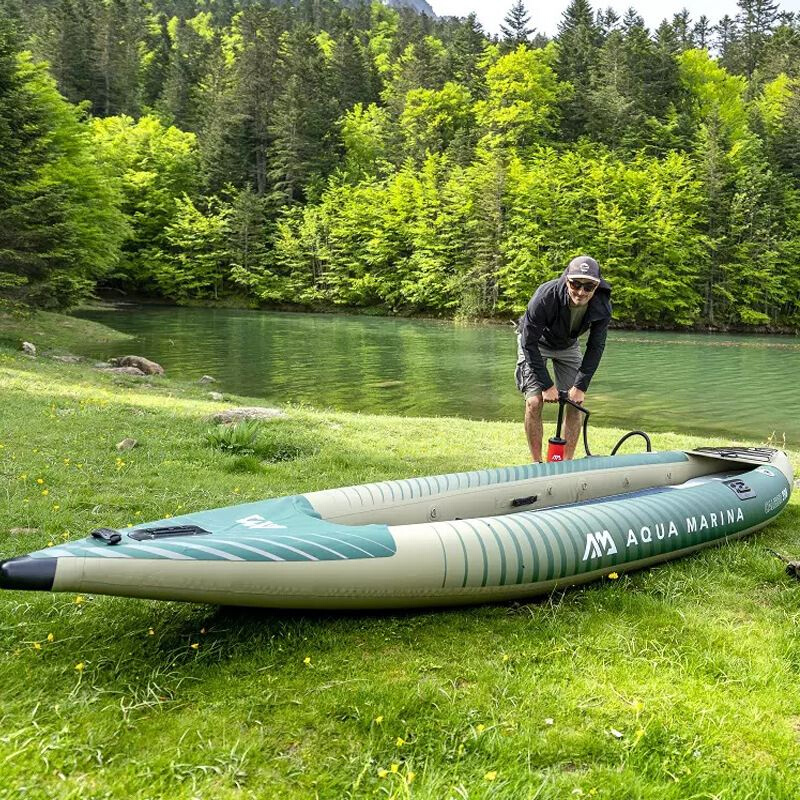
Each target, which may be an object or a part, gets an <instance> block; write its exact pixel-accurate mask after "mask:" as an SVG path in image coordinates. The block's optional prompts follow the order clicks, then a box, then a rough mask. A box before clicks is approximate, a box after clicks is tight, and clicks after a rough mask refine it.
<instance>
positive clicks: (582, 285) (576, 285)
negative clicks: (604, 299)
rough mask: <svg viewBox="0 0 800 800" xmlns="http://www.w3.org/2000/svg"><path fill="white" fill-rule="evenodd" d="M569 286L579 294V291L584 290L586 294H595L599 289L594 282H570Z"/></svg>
mask: <svg viewBox="0 0 800 800" xmlns="http://www.w3.org/2000/svg"><path fill="white" fill-rule="evenodd" d="M569 285H570V286H571V287H572V288H573V289H574V290H575V291H576V292H577V291H578V289H583V291H584V292H593V291H594V290H595V289H596V288H597V284H596V283H595V282H594V281H573V280H570V282H569Z"/></svg>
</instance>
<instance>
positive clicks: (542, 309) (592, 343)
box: [515, 256, 611, 461]
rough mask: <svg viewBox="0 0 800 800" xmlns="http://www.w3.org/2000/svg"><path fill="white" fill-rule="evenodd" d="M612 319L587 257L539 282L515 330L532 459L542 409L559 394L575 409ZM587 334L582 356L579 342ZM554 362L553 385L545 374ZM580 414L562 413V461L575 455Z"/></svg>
mask: <svg viewBox="0 0 800 800" xmlns="http://www.w3.org/2000/svg"><path fill="white" fill-rule="evenodd" d="M610 320H611V287H610V286H609V285H608V283H606V281H604V280H603V277H602V276H601V274H600V266H599V265H598V263H597V262H596V261H595V260H594V259H593V258H590V257H589V256H578V257H577V258H573V259H572V261H570V262H569V266H568V267H567V268H566V269H565V270H564V272H563V273H562V275H561V277H560V278H556V279H555V280H552V281H547V282H546V283H543V284H542V285H541V286H540V287H539V288H538V289H537V290H536V292H535V294H534V295H533V297H532V298H531V299H530V302H529V303H528V308H527V309H526V311H525V313H524V314H523V315H522V317H521V318H520V320H519V323H518V325H517V330H518V334H517V341H518V349H517V369H516V374H515V377H516V381H517V388H518V389H519V390H520V391H521V392H522V393H523V394H524V395H525V435H526V436H527V437H528V447H530V451H531V457H532V458H533V460H534V461H541V460H542V404H543V403H557V402H558V392H559V390H562V391H567V392H569V398H570V400H572V401H573V402H575V403H578V404H579V405H580V404H581V403H583V401H584V398H585V397H586V391H587V389H588V388H589V382H590V381H591V379H592V376H593V375H594V373H595V370H596V369H597V366H598V364H599V363H600V359H601V358H602V357H603V350H604V348H605V346H606V333H607V332H608V323H609V321H610ZM587 331H588V332H589V338H588V339H587V341H586V352H585V353H583V354H581V348H580V345H579V344H578V337H579V336H581V335H583V334H584V333H586V332H587ZM548 359H549V360H552V362H553V372H554V373H555V383H553V380H552V379H551V378H550V374H549V372H548V371H547V361H548ZM579 417H580V412H579V411H577V410H576V409H574V408H572V407H571V406H567V408H566V416H565V420H564V427H565V433H564V438H565V439H566V440H567V444H566V447H565V455H564V457H565V459H571V458H572V457H573V455H574V454H575V445H576V443H577V441H578V433H579V431H580V426H581V421H580V418H579Z"/></svg>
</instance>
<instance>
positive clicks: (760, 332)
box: [67, 295, 800, 338]
mask: <svg viewBox="0 0 800 800" xmlns="http://www.w3.org/2000/svg"><path fill="white" fill-rule="evenodd" d="M141 306H154V307H166V308H205V309H214V310H216V309H226V310H232V311H234V310H235V311H254V312H279V313H284V314H325V315H337V314H341V315H345V316H360V317H377V318H386V319H408V320H420V321H430V322H440V323H449V324H453V325H466V326H475V327H481V326H496V327H507V326H509V325H513V324H514V321H515V320H514V319H513V318H512V317H510V316H509V317H499V316H498V317H459V316H443V315H440V316H437V315H433V314H411V313H409V314H404V313H393V312H391V311H387V310H386V309H384V308H382V307H377V306H367V307H362V306H301V305H292V304H286V303H278V304H261V303H257V302H249V301H248V300H246V299H241V302H239V301H238V300H237V299H236V298H230V302H229V301H221V302H216V303H212V302H192V303H174V302H170V301H166V300H163V299H160V298H154V297H139V296H135V295H130V296H125V297H124V298H113V297H108V296H101V297H99V298H98V299H97V300H95V301H92V302H90V303H86V304H83V305H81V306H79V307H77V308H76V309H73V311H81V310H84V309H86V310H91V309H95V310H99V309H102V308H115V307H120V308H124V307H141ZM67 313H72V311H71V312H67ZM521 313H522V310H521V311H520V314H521ZM609 330H620V331H633V332H636V331H638V332H653V333H688V334H692V333H694V334H708V335H710V336H717V335H725V334H728V335H731V334H732V335H742V336H746V335H753V336H782V337H793V338H800V328H789V327H785V326H778V327H770V326H765V325H756V326H747V325H708V324H695V325H691V326H684V327H679V326H675V325H664V326H659V325H657V326H647V325H639V324H636V323H628V322H624V321H620V320H612V321H611V324H610V326H609Z"/></svg>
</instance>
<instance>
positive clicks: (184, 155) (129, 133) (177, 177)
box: [91, 116, 199, 292]
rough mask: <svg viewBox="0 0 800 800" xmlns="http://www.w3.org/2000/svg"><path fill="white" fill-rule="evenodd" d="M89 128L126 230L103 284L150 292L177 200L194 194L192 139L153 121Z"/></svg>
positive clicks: (119, 120) (116, 121)
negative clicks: (118, 195) (116, 190)
mask: <svg viewBox="0 0 800 800" xmlns="http://www.w3.org/2000/svg"><path fill="white" fill-rule="evenodd" d="M91 129H92V143H93V146H94V148H95V151H96V152H97V155H98V158H99V159H100V161H101V162H102V163H103V164H104V166H105V168H106V170H107V171H108V172H109V173H110V174H111V175H113V176H114V178H115V179H116V180H118V181H119V186H120V189H121V191H122V197H123V202H122V211H123V213H124V214H125V218H126V220H127V221H128V224H129V226H130V235H129V236H128V237H127V238H126V240H125V242H124V244H123V248H122V258H121V260H120V264H119V266H118V268H117V269H116V270H115V271H114V273H113V275H110V276H109V277H108V278H107V279H106V281H107V282H113V283H114V284H116V285H117V286H121V287H124V288H130V287H138V288H139V289H140V290H143V291H148V292H156V291H157V290H158V288H159V284H158V282H157V280H156V276H157V274H158V272H159V269H160V267H161V262H160V260H159V256H158V254H159V252H160V251H161V250H162V248H163V247H164V236H165V231H166V228H167V226H168V225H169V224H170V222H171V221H172V220H173V218H174V217H175V215H176V214H177V212H178V202H179V200H180V199H181V198H182V197H185V196H193V195H196V194H197V193H198V191H199V170H198V167H199V159H198V153H197V145H196V137H195V136H194V134H191V133H185V132H183V131H180V130H178V129H177V128H175V127H167V126H165V125H163V124H162V123H161V122H160V121H159V120H158V119H157V118H156V117H153V116H148V117H142V118H140V119H139V120H138V121H134V120H133V119H132V118H130V117H108V118H106V119H95V120H93V121H92V124H91Z"/></svg>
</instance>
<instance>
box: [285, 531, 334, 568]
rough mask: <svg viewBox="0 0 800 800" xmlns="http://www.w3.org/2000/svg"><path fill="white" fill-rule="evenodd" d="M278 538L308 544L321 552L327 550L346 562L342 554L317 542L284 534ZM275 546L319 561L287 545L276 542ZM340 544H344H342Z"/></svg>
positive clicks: (303, 551) (309, 554)
mask: <svg viewBox="0 0 800 800" xmlns="http://www.w3.org/2000/svg"><path fill="white" fill-rule="evenodd" d="M272 538H273V539H277V538H278V537H277V536H273V537H272ZM280 538H281V539H291V540H292V541H295V542H302V543H303V544H310V545H312V546H314V547H319V548H320V549H321V550H327V551H328V552H329V553H333V554H334V555H335V556H338V557H339V558H343V559H344V560H345V561H346V560H347V556H346V555H344V554H342V553H339V552H337V551H336V550H332V549H331V548H330V547H325V545H324V544H319V543H318V542H311V541H309V540H308V539H301V538H300V537H299V536H287V535H286V534H283V535H282V536H281V537H280ZM326 538H331V537H326ZM336 541H339V540H338V539H336ZM275 544H278V545H280V546H281V547H285V548H286V549H287V550H291V551H292V552H293V553H299V554H300V555H301V556H306V558H310V559H311V560H312V561H319V559H318V558H314V556H312V555H311V553H306V552H305V550H298V549H297V548H296V547H292V546H291V545H289V544H281V543H280V542H278V541H276V542H275ZM342 544H344V542H342Z"/></svg>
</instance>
